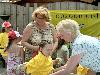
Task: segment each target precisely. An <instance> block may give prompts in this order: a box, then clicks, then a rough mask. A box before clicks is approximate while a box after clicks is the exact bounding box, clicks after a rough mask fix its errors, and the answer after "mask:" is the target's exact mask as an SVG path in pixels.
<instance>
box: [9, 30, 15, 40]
mask: <svg viewBox="0 0 100 75" xmlns="http://www.w3.org/2000/svg"><path fill="white" fill-rule="evenodd" d="M8 38H9V39H10V40H13V39H15V38H16V33H15V32H14V30H11V31H10V32H9V33H8Z"/></svg>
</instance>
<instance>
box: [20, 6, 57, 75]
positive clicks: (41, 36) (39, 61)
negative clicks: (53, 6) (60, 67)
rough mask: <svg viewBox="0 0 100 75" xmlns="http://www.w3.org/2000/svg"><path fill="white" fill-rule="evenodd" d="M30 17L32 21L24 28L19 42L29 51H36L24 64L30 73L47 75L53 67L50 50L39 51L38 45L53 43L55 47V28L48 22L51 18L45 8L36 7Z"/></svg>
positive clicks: (32, 74)
mask: <svg viewBox="0 0 100 75" xmlns="http://www.w3.org/2000/svg"><path fill="white" fill-rule="evenodd" d="M32 18H33V20H34V21H32V22H31V23H29V24H28V25H27V27H26V28H25V30H24V32H23V38H22V41H21V42H22V45H23V46H24V47H26V48H28V49H30V50H31V53H32V52H37V55H36V56H34V58H32V59H31V60H30V61H29V62H28V63H27V64H26V65H25V67H26V68H27V70H26V71H27V73H31V75H48V74H49V73H50V72H51V71H52V69H53V63H52V59H51V57H50V53H51V52H50V51H48V49H46V50H42V51H40V47H41V45H42V44H55V45H54V46H53V49H55V47H56V45H57V38H56V33H55V29H54V26H53V25H52V24H51V23H50V22H49V21H50V19H51V18H50V14H49V12H48V9H47V8H44V7H38V8H37V9H36V10H35V11H34V12H33V13H32ZM28 41H29V42H28ZM51 48H52V47H51ZM49 52H50V53H49ZM31 57H32V56H31ZM33 64H34V65H33Z"/></svg>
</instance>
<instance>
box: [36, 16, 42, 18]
mask: <svg viewBox="0 0 100 75" xmlns="http://www.w3.org/2000/svg"><path fill="white" fill-rule="evenodd" d="M36 18H38V19H44V17H37V16H36Z"/></svg>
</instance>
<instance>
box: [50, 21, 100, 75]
mask: <svg viewBox="0 0 100 75" xmlns="http://www.w3.org/2000/svg"><path fill="white" fill-rule="evenodd" d="M78 25H79V24H78V23H77V22H76V21H74V20H71V19H66V20H62V21H61V22H59V23H58V25H57V30H58V36H59V37H60V38H61V39H64V40H65V41H66V42H72V56H71V57H70V59H69V60H68V62H67V63H66V65H64V66H62V67H60V68H59V71H57V72H55V73H53V74H51V75H69V73H71V72H72V70H73V69H74V68H75V67H76V66H77V64H80V65H82V66H83V67H87V68H89V69H90V70H91V71H93V72H92V73H91V74H90V75H100V42H99V41H98V39H96V38H94V37H91V36H87V35H83V34H81V33H80V30H79V26H78Z"/></svg>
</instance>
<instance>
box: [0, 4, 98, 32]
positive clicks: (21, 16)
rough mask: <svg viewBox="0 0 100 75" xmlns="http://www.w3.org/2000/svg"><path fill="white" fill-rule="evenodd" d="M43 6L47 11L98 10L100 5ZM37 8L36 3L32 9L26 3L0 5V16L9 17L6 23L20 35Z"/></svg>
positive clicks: (0, 22)
mask: <svg viewBox="0 0 100 75" xmlns="http://www.w3.org/2000/svg"><path fill="white" fill-rule="evenodd" d="M40 5H41V4H40ZM44 5H45V6H46V7H47V8H48V9H49V10H100V3H99V4H98V6H95V5H91V4H86V3H81V2H56V3H48V4H44ZM38 6H39V4H37V3H34V4H33V7H30V4H28V3H27V4H26V6H20V5H15V4H10V3H0V15H3V14H6V15H10V18H9V20H8V21H10V22H11V24H12V26H13V28H14V29H15V30H18V31H19V32H20V33H22V32H23V29H24V28H25V27H26V25H27V24H28V23H29V22H30V21H31V20H32V18H31V15H32V12H33V11H34V9H35V8H37V7H38ZM2 22H3V20H2V19H0V24H2Z"/></svg>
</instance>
